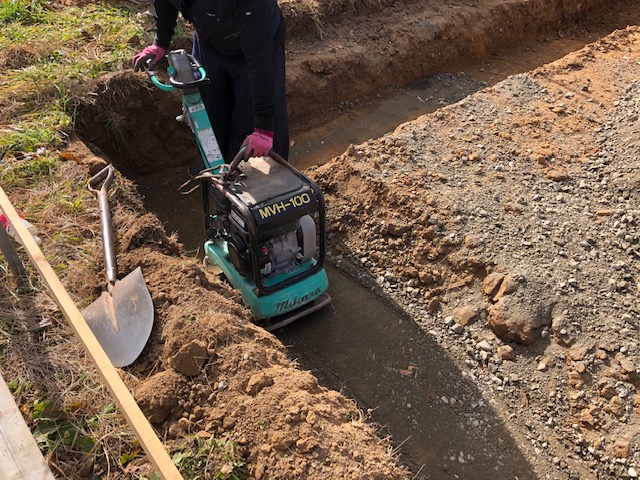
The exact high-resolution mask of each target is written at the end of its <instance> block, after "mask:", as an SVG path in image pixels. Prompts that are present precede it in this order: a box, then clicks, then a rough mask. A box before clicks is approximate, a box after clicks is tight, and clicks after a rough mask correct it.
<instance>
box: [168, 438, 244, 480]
mask: <svg viewBox="0 0 640 480" xmlns="http://www.w3.org/2000/svg"><path fill="white" fill-rule="evenodd" d="M193 443H194V446H193V447H192V448H188V447H187V446H185V447H184V448H183V449H182V450H181V451H180V452H178V453H176V454H174V455H173V463H175V465H176V466H177V467H179V468H180V472H181V473H182V475H183V476H185V478H190V479H193V480H199V479H215V480H243V479H245V478H247V472H246V469H245V463H244V461H243V460H242V458H241V456H240V455H239V453H238V443H237V442H234V441H231V440H226V441H223V440H218V439H216V438H214V437H209V438H208V439H206V440H203V439H201V438H200V437H197V436H196V437H194V439H193ZM220 464H222V465H223V466H222V468H220V467H219V465H220Z"/></svg>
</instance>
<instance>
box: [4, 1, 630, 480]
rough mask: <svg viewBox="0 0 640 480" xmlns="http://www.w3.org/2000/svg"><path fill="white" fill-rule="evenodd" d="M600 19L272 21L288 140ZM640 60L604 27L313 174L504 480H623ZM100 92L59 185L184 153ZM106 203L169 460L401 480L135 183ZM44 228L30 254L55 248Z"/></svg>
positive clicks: (145, 89) (154, 112)
mask: <svg viewBox="0 0 640 480" xmlns="http://www.w3.org/2000/svg"><path fill="white" fill-rule="evenodd" d="M597 5H598V2H595V1H591V2H548V1H547V2H543V1H541V0H538V1H522V2H498V1H495V2H494V1H474V2H426V3H423V2H421V3H417V2H416V3H414V2H406V3H394V4H392V5H390V6H383V7H381V9H380V10H379V11H373V12H369V13H367V14H364V13H363V12H346V13H345V12H339V13H341V14H339V15H336V16H335V17H326V18H325V19H324V20H325V21H324V23H323V25H322V28H321V29H320V30H319V31H318V30H317V29H314V28H308V29H307V31H309V32H310V33H307V34H303V33H304V31H305V29H304V28H303V27H300V26H296V25H297V24H296V23H295V15H293V14H292V13H291V12H288V16H289V18H290V19H291V21H292V28H291V31H292V33H293V37H292V38H291V40H290V41H289V43H288V55H289V56H288V61H289V63H288V64H289V70H288V71H289V76H288V79H289V92H290V109H291V116H292V122H293V123H294V127H293V128H300V127H299V126H300V125H303V124H304V123H305V122H310V121H311V120H313V121H317V119H316V120H314V118H315V117H321V116H322V115H320V113H319V112H320V111H321V110H325V111H327V110H330V109H336V110H344V109H348V108H349V107H350V105H352V104H353V103H354V102H356V103H357V102H358V101H360V99H361V98H364V97H366V96H369V95H372V94H375V92H376V91H378V92H384V90H385V89H388V88H393V87H394V86H397V85H403V84H405V83H407V82H409V81H413V80H417V79H419V78H421V77H424V76H427V75H429V74H432V73H436V72H437V71H446V70H447V69H448V68H450V66H451V65H458V64H463V63H464V62H468V61H470V60H475V59H479V58H482V57H483V56H486V55H488V54H490V53H492V52H495V51H497V50H498V49H499V48H500V47H503V46H505V45H508V44H510V43H513V42H521V41H526V40H530V39H533V38H535V37H536V35H545V34H546V32H549V31H554V30H555V29H557V28H559V27H560V26H561V25H563V22H564V23H565V24H566V23H567V22H568V23H572V22H577V21H578V20H579V19H582V18H583V17H585V16H586V15H587V14H593V12H591V13H590V12H589V9H590V8H591V7H594V8H595V7H596V6H597ZM623 5H625V2H619V3H616V6H615V7H612V6H610V5H605V7H606V8H608V9H613V8H618V7H620V8H622V6H623ZM601 6H602V5H601ZM285 11H286V7H285ZM591 18H592V19H597V18H599V17H598V15H597V12H596V14H595V16H593V17H591ZM303 25H304V23H303ZM320 34H321V35H320ZM319 37H321V38H319ZM639 50H640V31H639V30H638V28H637V27H629V28H627V29H624V30H620V31H617V32H615V33H613V34H612V35H611V36H609V37H606V38H603V39H602V40H599V41H597V42H596V43H594V44H592V45H589V46H587V47H586V48H585V49H583V50H581V51H579V52H576V53H574V54H571V55H569V56H567V57H566V58H563V59H561V60H559V61H558V62H554V63H552V64H549V65H545V66H543V67H541V68H539V69H537V70H535V71H533V72H530V73H527V74H521V75H515V76H512V77H509V78H507V79H506V80H504V81H503V82H500V83H499V84H497V85H495V86H493V87H488V88H486V89H484V90H482V91H480V92H478V93H476V94H474V95H472V96H470V97H468V98H466V99H464V100H463V101H461V102H459V103H457V104H455V105H452V106H449V107H444V108H442V109H440V110H439V111H437V112H436V113H434V114H432V115H426V116H422V117H420V118H418V119H416V120H415V121H412V122H409V123H407V124H404V125H401V126H399V127H398V128H397V129H396V130H395V131H394V132H391V133H389V134H387V135H385V136H383V137H382V138H379V139H373V140H370V141H368V142H366V143H363V144H361V145H352V146H350V147H349V149H348V150H347V151H346V152H345V153H344V154H342V155H340V156H339V157H336V158H335V159H327V162H326V163H325V164H324V165H323V166H320V167H317V168H313V169H311V170H309V172H308V173H309V175H310V176H311V177H312V178H314V179H316V180H317V181H318V183H319V184H320V186H321V187H322V188H323V191H324V192H325V195H326V199H327V206H328V224H329V232H328V246H329V248H330V251H331V258H332V260H333V261H334V262H336V263H337V264H338V265H340V266H341V267H342V268H344V269H345V270H351V271H354V272H356V271H357V272H360V273H362V272H364V273H365V274H367V275H365V276H364V277H361V278H365V279H367V278H368V279H369V281H370V283H368V286H370V287H371V288H372V289H374V290H376V291H377V292H379V293H380V294H381V295H384V296H385V297H386V298H389V299H390V300H391V301H393V302H395V303H396V304H397V305H398V306H399V307H401V308H403V309H404V310H406V311H407V312H408V313H409V314H410V315H411V317H412V318H413V319H414V320H415V321H416V323H417V324H418V325H420V326H421V327H422V328H423V329H424V331H425V334H427V335H429V336H431V337H432V338H433V340H434V341H436V342H437V343H438V344H439V345H440V346H441V347H442V349H443V350H445V351H447V352H448V354H449V356H450V357H451V359H452V360H453V361H454V362H455V363H456V364H457V365H458V366H459V368H460V370H461V372H462V374H463V375H464V376H465V377H466V378H467V379H469V380H471V381H473V382H474V383H476V384H477V386H478V388H479V389H480V390H481V391H482V392H483V394H484V396H485V399H486V402H487V403H486V405H487V406H486V408H491V409H492V410H495V412H497V413H498V415H499V416H500V417H501V418H502V421H503V422H504V424H505V425H506V426H507V427H508V429H509V431H510V434H511V435H512V437H513V438H514V439H515V441H516V442H517V444H518V445H519V447H520V448H521V450H522V453H523V455H524V456H525V457H526V458H527V459H528V461H529V463H530V465H531V469H530V471H527V472H522V476H521V477H520V478H594V479H595V478H598V479H600V478H626V477H628V478H635V477H637V475H638V472H640V450H639V449H638V438H639V437H638V433H639V432H638V415H639V413H640V411H639V410H640V396H638V394H637V391H636V389H637V388H638V387H639V386H640V385H639V384H638V382H639V381H640V378H639V377H638V373H637V368H638V365H639V363H638V362H639V360H640V359H639V355H640V350H639V349H638V342H637V331H638V328H640V323H638V322H639V321H640V319H639V318H638V315H639V308H638V307H639V306H638V301H637V298H638V260H639V257H640V253H639V252H640V250H639V248H638V242H639V241H640V236H639V235H640V234H639V232H638V225H639V224H638V219H639V218H640V217H639V215H640V211H639V210H638V187H639V184H638V182H639V181H640V176H639V173H638V165H637V163H638V155H639V153H640V152H639V148H640V147H639V145H638V140H637V138H638V128H639V127H638V118H639V117H638V116H639V115H640V101H639V99H640V85H639V84H638V78H639V73H640V64H639V62H638V59H639V58H640V55H638V52H639ZM382 72H383V73H384V74H382ZM100 93H102V95H101V96H100V97H98V98H97V99H96V100H95V101H93V102H91V103H88V104H87V105H85V106H83V107H81V108H80V109H79V115H80V119H81V122H80V123H79V125H78V131H79V134H80V135H81V137H82V140H74V141H71V142H70V143H69V145H68V147H67V148H66V149H65V151H63V152H62V153H63V154H64V158H67V159H71V160H75V162H67V163H66V164H65V165H64V166H63V167H62V169H61V172H60V175H61V176H62V177H63V178H65V179H75V180H77V181H78V182H81V181H83V179H84V178H85V177H86V175H87V170H90V171H95V169H96V168H98V167H99V166H100V165H101V164H103V162H104V161H105V160H107V161H114V163H116V165H117V166H118V168H119V169H120V170H121V171H122V172H123V173H125V174H134V173H135V174H140V173H146V172H149V171H156V170H158V169H164V168H169V167H173V166H176V165H177V164H178V163H180V164H189V163H191V161H192V160H193V158H189V157H190V156H193V155H197V152H195V150H194V147H193V143H192V139H191V136H190V133H189V132H188V131H187V129H186V127H185V126H184V125H180V124H176V122H173V121H170V120H168V119H170V118H171V117H172V116H175V108H176V105H177V99H176V98H170V97H167V96H166V95H164V94H161V93H158V92H156V91H154V90H153V89H151V88H150V87H149V86H148V82H147V81H146V79H145V78H143V77H142V76H141V75H134V74H132V73H131V72H130V71H125V72H121V73H118V74H116V75H113V76H110V77H108V78H105V79H104V80H103V83H102V85H101V89H100ZM106 111H109V112H115V113H117V114H118V115H119V118H120V120H121V122H122V127H123V131H124V132H125V133H126V132H128V133H129V135H133V134H134V132H135V136H136V141H135V142H131V141H130V142H128V143H127V148H123V147H122V145H120V146H118V145H113V144H112V143H111V142H110V140H109V137H108V132H107V131H106V129H105V128H104V125H103V124H101V118H102V117H101V115H102V114H103V113H104V112H106ZM142 112H145V114H144V115H143V114H142ZM185 152H187V153H185ZM13 199H14V201H16V202H19V201H20V193H19V192H18V193H16V194H15V195H14V197H13ZM112 202H113V203H114V209H115V215H114V221H115V222H116V227H117V235H118V246H119V251H120V252H121V253H120V255H119V257H118V260H119V267H120V270H121V272H127V271H130V270H131V269H133V268H134V267H136V266H142V269H143V272H144V276H145V280H146V282H147V284H148V286H149V290H150V292H151V294H152V297H153V299H154V304H155V307H156V310H157V313H156V325H155V327H154V332H153V336H152V340H151V342H150V343H149V345H148V347H147V349H146V350H145V352H144V354H143V356H142V358H141V359H140V360H139V361H138V362H137V363H136V364H134V366H132V367H131V368H128V369H126V371H125V372H124V373H123V374H124V375H125V378H126V379H127V381H128V383H129V385H130V386H131V388H132V390H133V391H134V392H135V396H136V398H137V399H138V401H139V402H140V404H141V406H142V408H143V410H144V411H145V413H146V414H147V415H148V417H149V419H150V421H151V422H152V423H153V424H154V425H155V426H156V427H157V428H158V430H159V432H160V433H161V437H162V438H163V439H165V442H166V443H167V445H168V448H169V449H170V450H171V451H178V450H179V449H180V448H181V447H180V446H181V445H184V444H185V442H193V441H194V440H193V439H194V437H197V438H199V439H200V441H205V440H206V439H209V438H212V437H215V438H221V439H225V440H233V441H235V442H237V445H238V449H239V455H240V457H241V458H242V459H243V460H244V461H245V462H246V472H247V474H248V476H249V477H250V478H269V479H275V478H282V479H289V478H314V479H315V478H380V479H383V478H384V479H386V478H411V477H412V476H413V475H414V474H415V473H416V472H409V473H407V472H405V471H403V468H402V467H401V466H400V465H399V462H398V460H397V459H396V458H395V457H394V455H393V452H392V451H391V447H392V446H393V443H389V439H386V440H380V439H379V438H378V436H377V433H376V429H375V426H374V425H372V424H371V423H369V422H367V419H366V418H364V416H363V415H362V413H361V412H360V411H359V410H358V409H357V408H356V407H357V406H356V405H355V404H354V402H352V401H351V400H349V399H348V398H346V397H345V396H344V395H342V394H340V393H337V392H335V391H332V390H329V389H326V388H324V387H322V386H320V385H318V382H317V380H316V379H315V378H314V377H313V375H312V374H311V373H309V372H305V371H302V370H300V369H297V368H296V365H295V362H293V361H292V360H291V359H290V358H289V357H288V356H287V351H286V348H285V347H284V346H283V345H282V344H281V343H280V342H278V341H277V339H276V338H275V337H274V336H273V335H271V334H269V333H267V332H265V331H263V330H262V329H260V328H258V327H256V326H253V325H252V324H251V322H250V316H249V314H248V313H247V311H246V310H244V309H243V307H242V305H241V303H240V300H239V298H238V296H237V295H236V294H235V293H234V292H233V291H232V290H231V289H230V288H229V287H228V286H227V285H226V284H224V283H223V282H222V281H221V280H220V279H219V278H218V277H216V276H215V275H212V274H210V273H207V272H205V271H203V270H202V268H201V265H200V264H199V262H198V261H196V260H194V259H193V258H190V257H184V256H182V255H181V254H182V253H183V249H182V246H181V245H180V244H179V243H178V241H177V239H176V238H175V237H174V236H167V234H166V233H165V232H164V231H163V228H162V225H161V224H160V223H159V221H158V220H157V219H156V218H154V217H153V216H151V215H144V208H143V204H142V200H141V199H140V198H137V197H136V193H135V186H134V185H133V184H132V183H131V182H129V181H127V180H126V179H125V178H123V177H120V178H119V179H118V185H117V189H116V191H115V193H114V195H113V197H112ZM89 213H91V212H89ZM52 215H55V211H52ZM77 221H79V222H80V221H84V222H85V225H86V227H85V230H86V231H85V234H86V235H88V234H89V231H90V232H92V234H93V235H95V236H93V237H92V239H91V240H90V241H89V242H88V243H87V245H86V246H85V247H87V248H90V251H91V252H92V253H91V256H90V258H87V257H86V256H78V258H77V259H75V260H76V261H74V262H71V263H70V268H69V270H68V272H67V273H65V276H64V281H65V283H66V285H67V286H68V288H69V289H70V291H71V292H72V293H73V295H74V296H75V297H76V298H78V299H86V298H88V297H90V295H91V294H92V293H95V292H96V291H98V290H99V289H100V288H101V286H102V285H101V283H102V281H103V280H102V273H101V271H100V255H101V250H100V245H99V237H98V236H97V233H98V228H97V227H96V225H97V207H96V211H94V212H93V215H85V216H83V217H82V218H78V219H77ZM38 227H39V229H40V230H41V232H42V234H43V238H44V247H43V248H45V249H46V239H47V235H53V232H47V226H46V225H39V226H38ZM87 271H89V272H93V276H91V277H89V278H87V277H86V275H85V274H84V273H85V272H87ZM365 283H367V282H366V280H365ZM419 372H420V365H413V366H412V367H411V368H409V369H408V370H407V371H403V372H399V373H398V375H400V376H402V377H403V378H404V379H405V380H406V381H407V382H410V381H411V380H412V378H414V376H415V375H417V374H419ZM436 400H437V401H440V402H445V403H447V404H448V405H450V407H451V409H453V410H455V411H456V412H458V413H459V416H460V422H459V423H458V424H456V425H452V426H451V428H462V429H465V430H466V431H468V432H469V441H473V442H482V441H484V435H483V434H484V432H485V429H486V428H487V425H486V422H485V421H484V416H483V412H482V408H483V405H482V404H477V403H471V402H469V401H468V399H465V398H446V397H443V398H439V399H436ZM425 401H427V399H425ZM428 401H434V400H433V398H429V399H428ZM391 441H393V439H391ZM495 448H499V447H498V446H495ZM215 461H216V465H217V466H218V467H220V466H221V465H225V462H227V463H229V459H228V458H225V457H224V456H220V457H216V458H215ZM473 462H474V459H473V458H470V457H469V456H468V455H465V452H460V454H459V455H458V456H456V457H455V458H451V459H442V462H438V464H434V465H426V466H424V468H423V469H422V470H421V472H420V475H421V476H420V478H447V477H451V478H455V477H456V475H457V474H456V473H455V472H456V469H454V468H451V467H446V468H445V467H444V465H445V464H446V463H448V464H449V465H451V464H454V465H455V464H459V465H464V471H465V472H467V474H466V475H465V478H474V477H473V473H469V472H473ZM84 468H85V470H84V472H85V473H86V472H93V473H98V471H99V470H100V469H101V468H103V466H101V464H100V463H99V462H98V463H96V464H95V465H93V464H92V465H89V466H87V465H84ZM128 468H129V470H128V473H127V474H128V475H131V474H133V473H140V472H142V473H144V471H145V468H147V466H146V465H145V464H144V462H143V461H141V462H133V463H132V464H130V465H129V467H128ZM225 468H228V469H229V471H231V469H232V468H233V465H232V464H228V465H225ZM103 473H104V472H103ZM114 478H119V477H118V474H116V475H115V477H114ZM496 478H501V476H500V468H499V464H496Z"/></svg>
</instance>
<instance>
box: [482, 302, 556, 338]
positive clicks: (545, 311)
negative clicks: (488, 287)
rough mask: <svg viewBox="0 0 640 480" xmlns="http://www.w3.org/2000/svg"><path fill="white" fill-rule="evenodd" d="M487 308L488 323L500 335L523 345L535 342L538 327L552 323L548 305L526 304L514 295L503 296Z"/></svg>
mask: <svg viewBox="0 0 640 480" xmlns="http://www.w3.org/2000/svg"><path fill="white" fill-rule="evenodd" d="M487 310H488V312H489V317H488V319H487V324H488V325H489V328H491V330H493V332H494V333H495V334H496V335H497V336H498V337H500V338H501V339H502V340H505V341H514V342H518V343H521V344H523V345H529V344H530V343H531V342H533V340H534V339H535V335H534V331H535V330H536V329H538V328H540V327H543V326H545V325H550V324H551V318H550V316H549V308H548V307H546V306H544V305H536V304H533V303H528V304H525V303H524V302H521V301H519V300H518V299H517V298H515V297H513V296H503V297H501V298H500V299H499V300H498V301H497V302H496V303H495V304H494V305H491V306H490V307H489V308H488V309H487Z"/></svg>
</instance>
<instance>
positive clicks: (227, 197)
mask: <svg viewBox="0 0 640 480" xmlns="http://www.w3.org/2000/svg"><path fill="white" fill-rule="evenodd" d="M167 59H168V61H169V68H168V71H167V73H168V75H169V84H165V83H162V82H161V81H160V80H158V78H157V76H156V75H155V73H154V72H153V71H152V70H147V73H148V74H149V76H150V78H151V81H152V82H153V84H154V85H156V86H157V87H158V88H160V89H162V90H175V89H179V90H180V91H181V93H182V110H183V114H182V116H181V117H179V119H182V120H184V121H185V122H186V123H187V124H188V125H189V127H190V128H191V130H192V131H193V133H194V135H195V137H196V142H197V144H198V148H199V150H200V154H201V156H202V159H203V162H204V170H202V171H201V172H200V173H199V174H198V175H197V177H196V179H199V180H200V181H201V184H202V187H203V210H204V225H205V234H206V241H205V243H204V252H205V257H206V260H207V261H208V262H209V263H210V264H212V265H216V266H218V267H219V268H220V270H221V271H222V273H223V274H224V275H225V277H226V278H227V280H228V281H229V282H230V283H231V285H233V287H234V288H236V289H237V290H238V291H239V292H240V294H241V296H242V300H243V302H244V304H245V305H246V306H247V307H248V308H250V309H251V312H252V314H253V318H254V320H255V321H256V323H260V324H261V325H263V326H264V327H265V328H266V329H267V330H274V329H277V328H280V327H283V326H284V325H287V324H289V323H291V322H293V321H295V320H297V319H299V318H301V317H303V316H305V315H308V314H309V313H311V312H313V311H315V310H318V309H320V308H322V307H324V306H325V305H327V304H329V303H330V302H331V298H330V297H329V295H328V293H327V289H328V287H329V281H328V278H327V274H326V271H325V269H324V259H325V204H324V198H323V196H322V192H321V191H320V188H319V187H318V186H317V185H316V184H315V183H314V182H313V181H312V180H310V179H309V178H308V177H306V176H305V175H303V174H302V173H301V172H299V171H298V170H296V169H295V168H294V167H292V166H291V165H290V164H289V163H288V162H287V161H285V160H284V159H283V158H282V157H280V156H279V155H278V154H276V153H275V152H273V151H272V152H270V154H269V156H267V157H257V158H249V159H247V160H246V161H243V157H244V151H242V150H241V151H240V152H238V154H237V155H236V157H235V158H234V159H233V160H232V161H231V162H230V164H227V163H225V161H224V158H223V156H222V154H221V152H220V148H219V146H218V143H217V140H216V138H215V135H214V132H213V128H212V127H211V122H210V120H209V117H208V115H207V112H206V110H205V107H204V104H203V102H202V97H201V96H200V92H199V87H200V86H202V85H204V84H205V83H206V82H208V79H207V77H206V72H205V71H204V69H203V68H202V67H201V66H200V65H199V64H198V63H197V61H196V60H195V59H194V58H193V57H192V56H191V55H189V54H187V53H186V52H185V51H184V50H174V51H171V52H169V53H168V55H167Z"/></svg>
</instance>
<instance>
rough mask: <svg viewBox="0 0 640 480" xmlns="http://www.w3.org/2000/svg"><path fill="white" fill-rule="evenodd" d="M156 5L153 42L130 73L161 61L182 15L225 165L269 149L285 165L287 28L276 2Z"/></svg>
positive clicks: (160, 1) (180, 0)
mask: <svg viewBox="0 0 640 480" xmlns="http://www.w3.org/2000/svg"><path fill="white" fill-rule="evenodd" d="M154 7H155V14H154V17H155V21H156V36H155V40H154V42H153V44H152V45H149V46H148V47H146V48H145V49H143V50H142V51H141V52H140V53H138V54H137V55H136V56H135V57H134V58H133V68H134V70H135V71H139V70H141V69H143V68H144V67H145V65H147V61H149V60H150V61H151V67H152V68H153V66H155V64H157V63H158V62H159V61H160V60H162V58H164V56H165V54H166V53H167V50H168V49H169V45H170V43H171V37H172V36H173V33H174V28H175V26H176V20H177V18H178V13H181V14H182V16H183V17H184V18H185V19H186V20H187V21H189V22H190V23H191V24H192V25H193V26H194V29H195V34H194V38H193V52H192V53H193V56H194V57H195V58H196V59H197V60H198V61H199V62H200V63H201V65H202V66H203V67H204V69H205V71H206V72H207V76H208V77H209V78H210V80H211V81H210V83H209V84H207V85H205V86H204V87H202V88H201V89H200V93H201V95H202V99H203V101H204V104H205V107H206V110H207V114H208V115H209V119H210V120H211V124H212V126H213V130H214V133H215V135H216V139H217V141H218V144H219V146H220V151H221V152H222V155H223V156H224V158H225V161H226V162H227V163H229V162H230V161H231V160H232V159H233V158H234V157H235V156H236V154H237V153H238V152H239V150H240V149H241V148H243V147H246V152H245V155H244V158H245V159H247V158H249V157H260V156H266V155H267V154H268V153H269V152H270V151H271V150H273V151H275V152H276V153H277V154H279V155H280V156H281V157H283V158H284V159H287V157H288V155H289V124H288V117H287V103H286V89H285V59H284V40H285V32H286V30H285V24H284V18H283V16H282V13H281V11H280V8H279V6H278V4H277V0H154ZM200 165H202V163H200ZM202 168H203V167H202ZM192 170H193V168H192V167H190V171H192Z"/></svg>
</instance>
